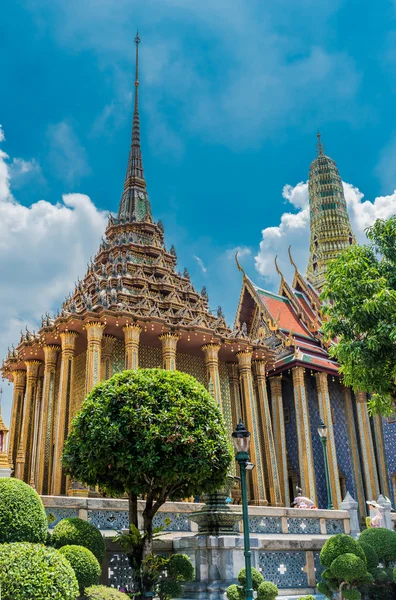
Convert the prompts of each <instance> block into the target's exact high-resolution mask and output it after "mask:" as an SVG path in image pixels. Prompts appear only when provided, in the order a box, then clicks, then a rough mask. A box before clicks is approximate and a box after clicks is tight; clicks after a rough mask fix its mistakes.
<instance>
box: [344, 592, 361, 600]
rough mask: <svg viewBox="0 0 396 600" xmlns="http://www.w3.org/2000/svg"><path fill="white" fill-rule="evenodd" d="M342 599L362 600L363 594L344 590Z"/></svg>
mask: <svg viewBox="0 0 396 600" xmlns="http://www.w3.org/2000/svg"><path fill="white" fill-rule="evenodd" d="M342 597H343V598H345V600H360V599H361V597H362V594H361V593H360V592H359V590H342Z"/></svg>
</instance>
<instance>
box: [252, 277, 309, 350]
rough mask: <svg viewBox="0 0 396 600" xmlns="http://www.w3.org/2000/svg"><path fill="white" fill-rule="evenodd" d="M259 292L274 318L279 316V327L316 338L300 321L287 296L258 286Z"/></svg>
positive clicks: (276, 318)
mask: <svg viewBox="0 0 396 600" xmlns="http://www.w3.org/2000/svg"><path fill="white" fill-rule="evenodd" d="M257 293H258V295H259V297H260V300H261V301H262V303H263V304H264V306H265V307H266V308H267V310H268V312H269V313H270V315H271V316H272V318H273V319H274V320H278V318H279V327H280V328H281V329H284V330H285V331H291V332H292V333H296V334H297V335H302V336H304V337H308V338H311V339H314V338H313V337H312V336H311V335H310V333H309V331H308V330H307V329H306V328H305V327H304V325H303V324H302V323H301V322H300V320H299V318H298V317H297V315H296V313H295V312H294V310H293V308H292V306H291V304H290V302H289V300H288V299H287V298H284V297H282V296H276V295H275V294H271V293H270V292H266V291H264V290H261V289H259V288H257Z"/></svg>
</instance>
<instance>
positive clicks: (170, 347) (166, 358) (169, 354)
mask: <svg viewBox="0 0 396 600" xmlns="http://www.w3.org/2000/svg"><path fill="white" fill-rule="evenodd" d="M159 339H160V340H161V344H162V367H163V369H166V370H167V371H174V370H175V369H176V347H177V342H178V340H179V334H178V333H163V334H162V335H160V336H159Z"/></svg>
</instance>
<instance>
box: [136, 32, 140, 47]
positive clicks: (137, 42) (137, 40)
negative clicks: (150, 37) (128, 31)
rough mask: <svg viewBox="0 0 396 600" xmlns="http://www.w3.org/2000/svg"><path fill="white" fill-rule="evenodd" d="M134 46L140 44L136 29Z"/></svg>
mask: <svg viewBox="0 0 396 600" xmlns="http://www.w3.org/2000/svg"><path fill="white" fill-rule="evenodd" d="M135 44H140V35H139V30H138V29H136V37H135Z"/></svg>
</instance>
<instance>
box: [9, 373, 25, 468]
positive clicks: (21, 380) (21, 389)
mask: <svg viewBox="0 0 396 600" xmlns="http://www.w3.org/2000/svg"><path fill="white" fill-rule="evenodd" d="M12 376H13V381H14V393H13V395H12V411H11V427H10V439H9V442H8V461H9V463H10V465H11V468H12V469H13V468H15V466H16V455H17V452H18V446H19V438H20V436H19V431H20V429H21V419H22V410H23V398H24V395H25V386H26V371H22V370H17V371H13V372H12Z"/></svg>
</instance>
